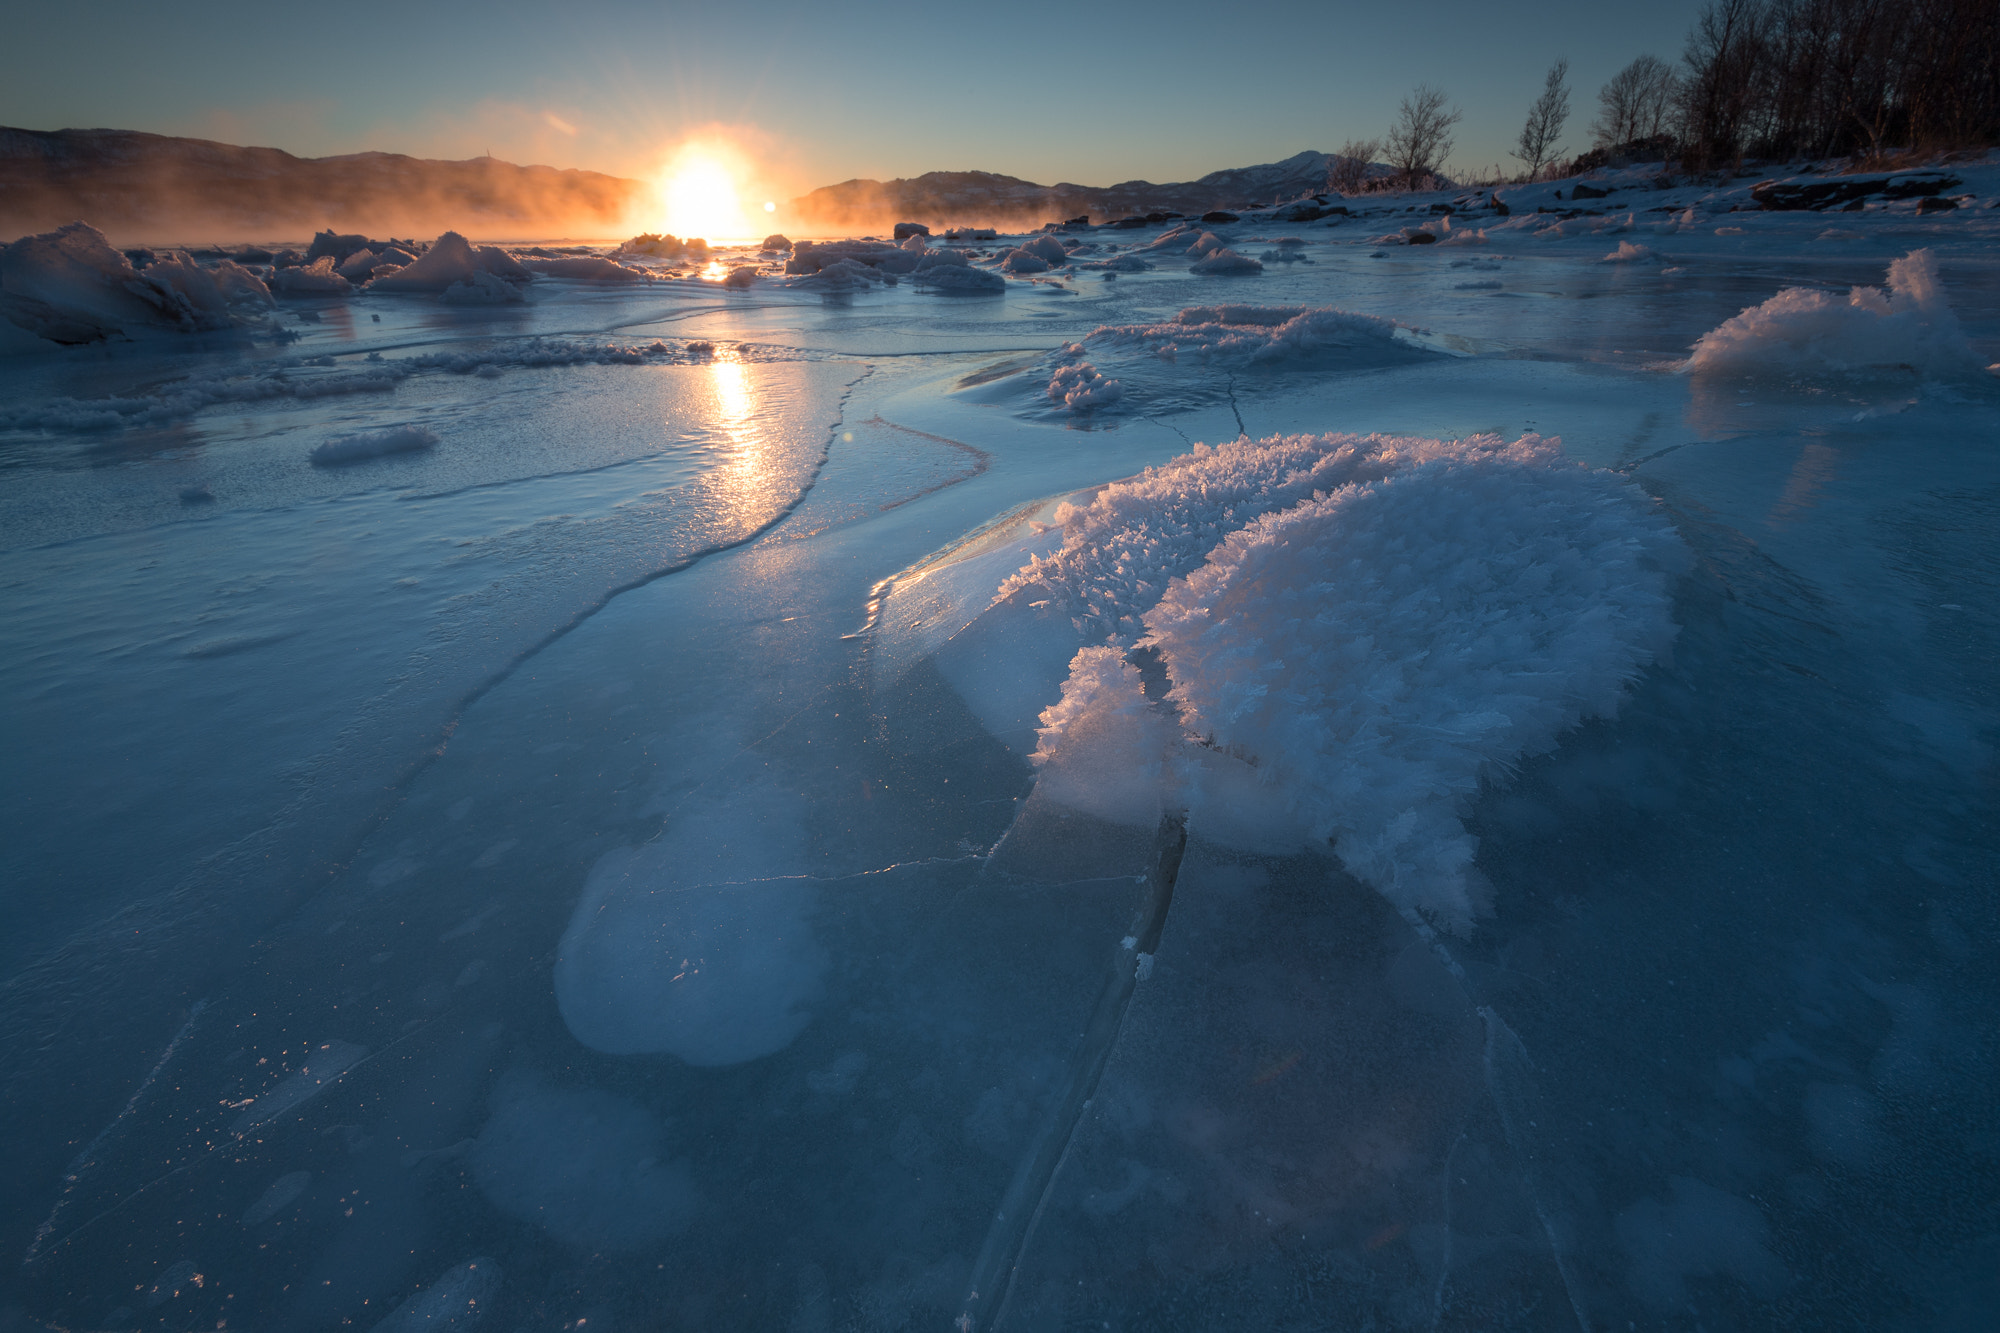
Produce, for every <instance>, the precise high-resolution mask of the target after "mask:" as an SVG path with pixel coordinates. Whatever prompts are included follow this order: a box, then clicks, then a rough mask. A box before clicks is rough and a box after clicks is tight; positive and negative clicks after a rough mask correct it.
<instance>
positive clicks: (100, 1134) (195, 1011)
mask: <svg viewBox="0 0 2000 1333" xmlns="http://www.w3.org/2000/svg"><path fill="white" fill-rule="evenodd" d="M206 1008H208V1001H207V1000H196V1001H195V1002H194V1007H193V1008H192V1009H190V1010H189V1011H188V1016H187V1022H185V1023H183V1024H181V1030H180V1031H179V1032H176V1033H175V1034H174V1039H173V1040H172V1041H170V1042H168V1043H167V1049H166V1050H164V1051H162V1052H160V1058H159V1059H158V1060H157V1061H155V1062H154V1064H153V1072H152V1073H150V1074H148V1075H146V1077H145V1078H144V1079H142V1080H140V1082H139V1086H138V1087H137V1088H136V1089H134V1090H133V1092H132V1095H131V1097H130V1098H128V1099H127V1100H126V1102H125V1109H124V1110H122V1111H120V1112H119V1113H118V1114H117V1115H115V1116H113V1117H112V1118H111V1123H110V1124H108V1125H106V1126H105V1127H104V1128H103V1129H101V1130H99V1131H97V1137H96V1138H94V1139H92V1140H91V1141H90V1142H89V1143H88V1144H87V1145H85V1147H84V1150H83V1151H82V1152H80V1153H78V1154H77V1155H76V1156H75V1157H74V1158H72V1159H71V1160H70V1164H69V1170H67V1171H65V1172H63V1191H62V1193H61V1194H60V1195H59V1196H57V1198H56V1206H55V1207H54V1208H52V1209H50V1210H49V1216H48V1220H47V1221H45V1222H43V1223H42V1224H41V1225H40V1226H39V1227H36V1228H35V1239H34V1242H33V1243H32V1244H30V1245H29V1246H28V1255H27V1257H26V1258H25V1259H23V1260H22V1261H21V1262H22V1264H23V1265H27V1264H32V1263H34V1262H35V1260H37V1259H39V1258H41V1256H42V1246H43V1245H44V1244H46V1243H47V1241H48V1238H49V1236H50V1235H51V1234H53V1233H54V1231H55V1229H56V1219H57V1218H58V1217H60V1216H62V1210H63V1209H64V1208H65V1207H66V1206H67V1205H68V1204H69V1197H70V1195H71V1193H72V1192H74V1191H75V1189H76V1187H77V1185H78V1183H79V1182H81V1181H82V1179H83V1173H84V1172H86V1171H88V1170H89V1169H90V1167H91V1165H92V1162H91V1159H92V1158H93V1157H95V1156H96V1155H97V1150H98V1149H99V1148H101V1147H103V1146H104V1141H105V1140H106V1139H108V1138H110V1137H111V1135H112V1132H113V1131H115V1130H116V1129H117V1128H118V1127H119V1126H120V1125H122V1124H124V1123H125V1122H126V1120H128V1119H130V1118H131V1115H132V1112H133V1111H135V1110H136V1109H138V1106H139V1099H140V1098H142V1097H144V1096H145V1095H146V1089H148V1088H150V1087H152V1086H153V1083H154V1081H155V1080H156V1079H158V1078H159V1077H160V1071H161V1070H163V1069H165V1068H166V1067H167V1064H168V1062H169V1061H171V1060H172V1059H173V1058H174V1052H175V1051H178V1050H179V1049H180V1048H181V1043H182V1042H183V1041H186V1040H187V1035H188V1033H190V1032H193V1031H194V1025H195V1024H196V1023H197V1022H198V1021H200V1019H201V1014H202V1010H204V1009H206Z"/></svg>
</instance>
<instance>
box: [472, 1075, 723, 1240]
mask: <svg viewBox="0 0 2000 1333" xmlns="http://www.w3.org/2000/svg"><path fill="white" fill-rule="evenodd" d="M493 1100H494V1107H493V1114H492V1118H491V1119H489V1120H488V1121H487V1122H486V1127H485V1128H484V1129H482V1130H480V1131H479V1138H478V1139H477V1141H475V1142H474V1143H473V1145H472V1147H471V1149H470V1151H469V1152H468V1153H467V1155H466V1161H467V1165H468V1166H469V1167H470V1168H471V1171H472V1178H473V1180H474V1181H475V1182H476V1183H477V1184H478V1186H479V1188H480V1191H481V1192H482V1193H484V1194H485V1195H486V1197H487V1198H488V1199H490V1200H492V1202H493V1206H494V1207H496V1208H498V1209H500V1211H502V1212H503V1213H506V1214H508V1215H509V1216H511V1217H514V1218H518V1219H519V1220H520V1221H522V1222H526V1223H529V1224H530V1225H533V1226H537V1227H540V1228H541V1229H542V1230H544V1231H546V1232H547V1233H548V1234H549V1235H550V1236H552V1237H554V1238H555V1239H557V1240H559V1241H561V1242H563V1243H564V1244H565V1245H570V1246H574V1247H575V1248H577V1249H579V1250H584V1251H593V1252H594V1251H600V1250H613V1251H620V1250H636V1249H640V1248H643V1247H644V1246H647V1245H649V1244H653V1243H657V1242H659V1241H662V1240H665V1239H666V1238H667V1237H669V1236H672V1235H675V1234H677V1233H679V1232H682V1231H685V1230H686V1229H687V1227H688V1225H689V1223H691V1222H692V1221H693V1220H694V1215H695V1208H696V1199H695V1194H694V1187H693V1185H692V1184H691V1183H690V1182H689V1180H688V1174H687V1168H686V1167H685V1166H684V1165H682V1164H680V1163H677V1162H674V1161H672V1160H670V1159H669V1158H668V1157H667V1153H666V1148H665V1147H664V1145H663V1144H662V1142H661V1134H662V1127H661V1125H660V1122H659V1120H658V1119H657V1118H656V1117H655V1116H652V1115H650V1114H648V1113H647V1112H646V1111H645V1110H644V1109H643V1108H641V1107H639V1106H636V1105H634V1104H632V1103H631V1102H628V1101H626V1100H624V1099H623V1098H620V1097H615V1096H612V1095H611V1094H609V1093H606V1092H601V1091H597V1090H595V1089H588V1090H583V1091H569V1090H565V1089H561V1088H551V1087H547V1086H544V1085H543V1084H542V1083H541V1082H540V1081H539V1080H537V1079H535V1078H533V1077H531V1076H529V1075H526V1074H518V1073H517V1074H513V1075H509V1076H508V1078H507V1079H505V1080H503V1081H502V1083H501V1085H500V1086H499V1087H498V1088H497V1089H496V1090H495V1093H494V1099H493Z"/></svg>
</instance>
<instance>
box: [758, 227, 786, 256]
mask: <svg viewBox="0 0 2000 1333" xmlns="http://www.w3.org/2000/svg"><path fill="white" fill-rule="evenodd" d="M757 248H758V249H759V250H762V251H764V252H765V253H766V254H776V253H777V252H778V251H780V250H789V249H791V248H792V243H791V242H790V241H789V240H787V239H785V235H784V233H783V232H776V231H774V232H772V233H771V234H770V235H769V236H766V237H765V238H764V243H763V244H762V245H760V246H758V247H757Z"/></svg>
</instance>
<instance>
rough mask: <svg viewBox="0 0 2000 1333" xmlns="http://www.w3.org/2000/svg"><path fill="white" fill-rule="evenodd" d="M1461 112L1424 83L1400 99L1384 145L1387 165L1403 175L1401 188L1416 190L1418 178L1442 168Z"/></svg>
mask: <svg viewBox="0 0 2000 1333" xmlns="http://www.w3.org/2000/svg"><path fill="white" fill-rule="evenodd" d="M1464 115H1465V113H1464V112H1462V111H1460V110H1458V109H1457V108H1456V107H1453V106H1451V105H1450V102H1449V99H1447V98H1446V97H1445V95H1444V94H1443V93H1442V92H1440V91H1439V90H1438V89H1436V88H1433V87H1431V86H1429V85H1428V84H1419V85H1418V87H1417V90H1416V91H1415V92H1413V93H1411V94H1410V95H1409V96H1408V97H1405V98H1404V99H1403V105H1402V109H1401V110H1400V112H1399V113H1398V115H1397V119H1396V124H1395V126H1394V128H1392V129H1391V130H1390V131H1389V138H1388V141H1387V143H1386V145H1385V147H1386V151H1387V153H1388V158H1389V165H1390V166H1392V167H1394V168H1395V169H1396V174H1397V175H1399V176H1401V177H1402V178H1403V188H1404V189H1408V190H1414V189H1416V188H1417V182H1418V181H1419V180H1421V179H1423V178H1425V177H1429V176H1435V175H1437V174H1438V172H1439V171H1440V170H1441V169H1442V168H1443V167H1444V161H1445V159H1446V158H1447V157H1449V156H1451V145H1452V138H1451V130H1452V127H1453V126H1454V125H1456V124H1458V122H1459V121H1460V120H1462V119H1463V118H1464Z"/></svg>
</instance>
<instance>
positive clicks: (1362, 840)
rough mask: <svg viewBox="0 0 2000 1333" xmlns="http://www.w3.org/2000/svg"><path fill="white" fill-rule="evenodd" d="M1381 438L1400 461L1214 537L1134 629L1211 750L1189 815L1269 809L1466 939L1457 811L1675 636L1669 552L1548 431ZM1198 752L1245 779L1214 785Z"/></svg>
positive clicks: (1621, 491) (1609, 476)
mask: <svg viewBox="0 0 2000 1333" xmlns="http://www.w3.org/2000/svg"><path fill="white" fill-rule="evenodd" d="M1367 443H1368V442H1366V441H1354V442H1353V445H1352V446H1350V447H1354V446H1363V445H1366V444H1367ZM1399 443H1400V444H1403V445H1404V447H1403V449H1402V450H1401V451H1400V453H1399V457H1398V459H1397V460H1396V461H1398V462H1399V463H1400V464H1401V465H1400V466H1396V467H1393V468H1386V469H1385V468H1381V467H1379V466H1378V467H1374V468H1370V469H1368V470H1369V471H1373V472H1375V473H1376V475H1374V476H1364V475H1357V476H1355V477H1354V478H1353V479H1352V480H1350V481H1349V482H1347V483H1346V484H1342V485H1339V486H1338V487H1337V488H1333V489H1330V490H1325V491H1323V492H1321V493H1318V494H1315V495H1313V496H1311V497H1310V498H1308V499H1306V500H1304V501H1302V502H1301V503H1298V504H1296V505H1294V506H1292V507H1290V508H1287V509H1284V510H1283V511H1281V512H1275V513H1268V514H1266V515H1265V516H1263V517H1261V518H1259V519H1257V520H1256V521H1255V522H1252V523H1251V524H1249V526H1247V527H1245V528H1243V529H1242V530H1240V531H1238V532H1236V533H1233V534H1231V535H1230V536H1228V537H1227V538H1226V539H1224V540H1223V541H1222V542H1221V543H1220V545H1218V546H1217V547H1216V548H1215V549H1214V550H1213V551H1212V552H1211V553H1210V554H1209V556H1208V559H1207V562H1206V563H1205V564H1204V565H1202V567H1201V568H1199V569H1197V570H1195V571H1194V572H1192V573H1191V574H1189V575H1188V576H1187V577H1186V578H1183V579H1178V580H1176V581H1175V582H1174V583H1173V584H1172V585H1171V586H1170V587H1169V588H1168V589H1167V590H1166V592H1165V595H1164V596H1163V597H1162V598H1161V599H1160V600H1159V602H1158V604H1157V605H1156V606H1154V607H1153V608H1152V609H1151V610H1150V611H1149V612H1147V614H1146V615H1145V617H1144V619H1145V625H1146V628H1147V630H1148V631H1149V640H1148V642H1149V643H1150V644H1151V645H1152V646H1154V647H1156V648H1157V649H1158V650H1159V652H1160V653H1161V655H1162V657H1163V658H1164V660H1165V663H1166V667H1167V671H1168V675H1169V676H1170V678H1171V680H1172V682H1173V688H1172V690H1171V692H1170V694H1169V696H1168V697H1169V699H1170V700H1171V701H1172V702H1173V703H1175V704H1177V705H1178V706H1179V708H1180V714H1181V717H1180V720H1181V724H1182V725H1183V726H1184V727H1185V728H1186V729H1187V730H1188V731H1189V732H1190V733H1192V734H1193V735H1195V736H1198V737H1200V738H1202V740H1203V742H1204V743H1205V745H1206V746H1207V747H1212V748H1211V749H1210V750H1209V752H1208V753H1207V754H1200V755H1196V756H1194V758H1193V762H1191V763H1190V765H1189V773H1190V777H1191V779H1192V780H1193V782H1194V786H1195V790H1194V791H1192V792H1191V793H1190V794H1189V800H1190V806H1191V812H1190V819H1191V821H1192V824H1193V826H1194V827H1200V826H1201V824H1202V821H1203V818H1204V814H1205V812H1204V808H1203V803H1204V801H1208V802H1211V803H1215V804H1217V805H1220V806H1223V807H1233V806H1236V805H1240V804H1241V803H1243V802H1244V801H1246V800H1247V801H1251V802H1253V803H1254V804H1255V805H1256V806H1258V807H1259V812H1260V813H1261V814H1264V815H1271V814H1277V813H1279V812H1282V813H1283V814H1284V815H1285V816H1286V817H1288V818H1289V819H1290V820H1291V821H1293V823H1294V826H1295V827H1296V829H1297V830H1298V833H1299V834H1300V835H1302V836H1303V838H1304V840H1306V841H1307V842H1309V843H1318V844H1321V845H1323V844H1324V842H1325V840H1329V839H1330V840H1332V841H1333V844H1334V850H1335V853H1336V854H1337V855H1338V856H1339V857H1340V859H1341V861H1342V863H1343V864H1344V865H1346V866H1347V868H1348V869H1349V870H1350V871H1351V872H1352V873H1353V874H1355V875H1356V876H1357V877H1358V878H1360V879H1362V880H1364V881H1365V882H1367V883H1369V884H1371V885H1373V886H1374V887H1375V888H1377V889H1378V890H1380V891H1381V892H1382V893H1383V895H1384V896H1386V897H1387V898H1388V899H1389V900H1390V901H1391V902H1392V903H1394V904H1395V905H1396V906H1397V907H1399V908H1400V909H1402V910H1403V911H1405V912H1406V913H1407V912H1422V913H1424V914H1426V915H1428V916H1430V917H1431V918H1433V919H1434V920H1436V921H1438V922H1440V923H1441V924H1444V925H1446V926H1449V927H1451V928H1454V929H1463V928H1464V927H1465V926H1466V925H1468V924H1469V923H1470V921H1471V918H1472V916H1473V912H1474V907H1475V905H1476V904H1475V900H1474V893H1473V884H1474V883H1475V882H1476V881H1475V877H1474V876H1473V875H1472V873H1471V871H1472V858H1473V852H1474V850H1475V846H1476V844H1475V840H1474V839H1473V837H1472V836H1471V835H1470V834H1469V833H1467V832H1466V830H1465V827H1464V825H1463V823H1462V822H1461V816H1462V814H1463V812H1464V809H1465V806H1466V805H1467V803H1469V801H1470V800H1471V798H1472V797H1473V796H1474V795H1475V794H1476V793H1477V792H1478V790H1479V786H1480V783H1481V782H1482V780H1485V779H1488V778H1493V777H1498V776H1502V775H1504V774H1506V773H1508V772H1509V771H1510V770H1511V769H1512V767H1513V766H1514V765H1515V764H1516V763H1517V762H1518V761H1519V760H1520V759H1522V758H1523V757H1525V756H1529V755H1534V754H1539V753H1542V752H1544V751H1546V750H1549V749H1551V748H1553V747H1554V745H1555V743H1556V740H1557V738H1558V737H1559V736H1560V735H1561V734H1562V733H1563V732H1564V731H1566V730H1568V729H1569V728H1571V727H1574V726H1575V725H1577V724H1578V723H1579V722H1581V721H1583V720H1584V719H1587V718H1593V717H1609V716H1612V715H1614V714H1615V713H1616V711H1617V708H1618V704H1619V701H1620V698H1621V696H1622V694H1623V692H1624V690H1625V687H1626V686H1627V684H1628V683H1629V682H1630V681H1631V680H1632V679H1633V678H1634V677H1635V676H1636V675H1637V674H1638V673H1639V671H1640V670H1641V669H1642V668H1644V667H1645V666H1646V665H1647V664H1649V663H1651V662H1653V661H1654V660H1655V659H1656V658H1657V657H1658V656H1659V655H1660V654H1662V653H1663V652H1664V651H1665V650H1666V649H1667V647H1668V646H1669V645H1670V644H1671V642H1672V640H1673V636H1674V633H1675V626H1674V623H1673V620H1672V618H1671V614H1670V612H1671V592H1670V582H1671V579H1672V576H1673V574H1674V573H1675V572H1676V571H1678V570H1679V569H1681V568H1683V567H1684V565H1685V562H1686V554H1685V548H1684V547H1683V546H1682V544H1681V542H1680V540H1679V538H1678V537H1677V536H1676V535H1675V533H1674V532H1673V530H1672V528H1671V527H1670V526H1669V524H1668V523H1667V521H1666V519H1665V517H1664V516H1663V515H1662V514H1661V513H1660V512H1659V511H1658V509H1657V507H1656V506H1655V505H1654V503H1653V502H1652V501H1651V500H1649V499H1648V498H1647V497H1646V496H1645V495H1644V494H1643V493H1641V492H1640V491H1639V490H1638V489H1637V488H1636V487H1634V486H1633V485H1631V484H1630V483H1629V482H1628V481H1626V480H1625V478H1623V477H1621V476H1618V475H1616V474H1613V473H1609V472H1601V471H1595V470H1592V469H1589V468H1585V467H1583V466H1581V465H1578V464H1574V463H1570V462H1568V461H1566V460H1565V459H1564V458H1563V457H1562V455H1561V446H1560V442H1558V441H1555V440H1549V439H1543V438H1541V437H1538V436H1533V435H1530V436H1524V437H1523V438H1522V439H1520V440H1519V441H1516V442H1515V443H1514V444H1511V445H1508V444H1503V443H1501V442H1500V441H1499V440H1498V439H1497V438H1495V437H1491V436H1487V437H1480V438H1476V439H1472V440H1466V441H1459V442H1439V441H1430V442H1426V443H1424V444H1423V445H1416V446H1413V445H1412V444H1411V443H1409V442H1399ZM1375 456H1377V457H1380V454H1379V453H1378V454H1377V455H1375ZM1385 461H1387V460H1385ZM1356 471H1357V472H1360V471H1362V469H1356ZM1189 480H1193V478H1189ZM1214 751H1220V754H1219V755H1215V754H1214ZM1210 756H1213V759H1215V760H1219V759H1223V758H1227V759H1233V760H1240V761H1242V762H1243V763H1244V764H1247V765H1249V766H1250V769H1251V770H1252V771H1251V772H1250V773H1248V774H1244V773H1239V774H1236V775H1235V776H1234V778H1232V779H1230V780H1226V781H1216V780H1211V778H1212V771H1213V770H1215V769H1217V768H1218V764H1217V763H1215V762H1213V761H1212V760H1211V758H1210ZM1203 770H1210V771H1211V772H1209V773H1204V771H1203ZM1245 778H1247V779H1248V780H1247V781H1243V780H1242V779H1245ZM1215 813H1216V814H1217V816H1218V821H1217V822H1218V823H1219V824H1220V825H1221V826H1225V827H1226V826H1229V825H1231V824H1233V823H1240V822H1242V821H1244V820H1245V818H1246V813H1245V812H1244V811H1243V810H1240V809H1234V808H1223V809H1219V810H1217V811H1216V812H1215Z"/></svg>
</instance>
